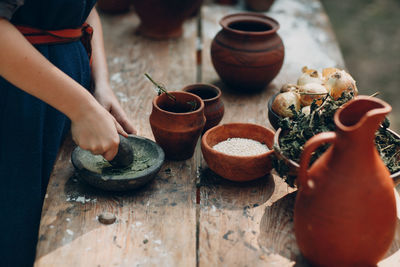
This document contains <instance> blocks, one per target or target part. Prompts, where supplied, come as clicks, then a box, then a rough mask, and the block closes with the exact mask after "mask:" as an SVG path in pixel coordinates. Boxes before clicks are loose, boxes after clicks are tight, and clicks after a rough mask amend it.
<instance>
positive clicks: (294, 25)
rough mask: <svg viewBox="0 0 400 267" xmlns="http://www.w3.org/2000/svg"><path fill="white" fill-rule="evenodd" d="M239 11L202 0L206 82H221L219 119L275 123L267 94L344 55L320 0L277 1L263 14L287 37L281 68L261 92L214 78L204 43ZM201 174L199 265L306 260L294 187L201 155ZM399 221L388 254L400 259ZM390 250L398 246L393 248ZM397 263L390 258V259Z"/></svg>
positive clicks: (279, 263)
mask: <svg viewBox="0 0 400 267" xmlns="http://www.w3.org/2000/svg"><path fill="white" fill-rule="evenodd" d="M241 11H243V6H241V5H240V4H239V5H236V6H221V5H215V4H214V5H213V4H209V5H208V6H205V7H203V14H202V16H203V20H202V29H203V31H202V39H203V48H204V49H203V65H202V68H203V71H202V77H203V82H206V83H214V84H217V85H218V86H220V88H221V89H222V100H223V101H224V104H225V108H226V110H225V116H224V118H223V120H222V123H229V122H250V123H257V124H260V125H263V126H266V127H269V128H271V129H272V126H271V125H270V124H269V122H268V113H267V101H268V99H269V97H270V96H271V95H272V94H274V93H275V92H277V91H278V90H279V88H280V87H281V86H282V84H284V83H295V82H296V81H297V77H299V76H300V74H301V68H302V67H303V66H308V67H309V68H315V69H320V70H321V69H322V68H325V67H331V66H336V67H339V68H344V67H345V66H344V61H343V58H342V55H341V52H340V49H339V47H338V45H337V42H336V40H335V36H334V33H333V32H332V29H331V26H330V23H329V20H328V18H327V16H326V14H325V13H324V10H323V8H322V6H321V4H320V2H319V1H317V0H300V1H297V0H279V1H275V3H274V5H273V6H272V8H271V10H270V11H269V12H266V13H265V14H266V15H268V16H271V17H272V18H274V19H276V20H277V21H278V22H279V23H280V25H281V28H280V30H278V34H279V35H280V36H281V38H282V40H283V42H284V45H285V60H284V64H283V67H282V69H281V71H280V73H279V74H278V76H277V77H276V78H275V79H274V80H273V81H272V83H271V84H270V85H269V86H268V87H267V88H266V89H265V90H264V91H262V92H260V93H256V94H250V95H249V94H243V93H240V92H235V91H232V90H230V89H229V88H227V87H226V86H225V85H224V84H222V83H221V82H220V81H219V78H218V76H217V74H216V72H215V70H214V68H213V66H212V63H211V58H210V53H209V47H210V45H211V41H212V39H213V37H214V36H215V35H216V33H217V32H218V31H219V30H220V29H221V27H220V26H219V25H218V22H219V20H220V19H221V18H222V17H223V16H224V15H227V14H232V13H236V12H241ZM201 164H202V166H201V176H200V182H199V187H200V198H199V199H200V208H199V215H198V216H199V226H198V227H199V241H198V242H199V254H198V255H199V259H198V261H199V266H308V264H307V262H306V260H305V259H304V258H303V257H302V256H301V254H300V251H299V249H298V247H297V244H296V239H295V236H294V231H293V207H294V200H295V194H296V192H294V190H293V189H291V188H290V187H288V186H287V185H286V184H285V183H284V182H283V180H282V179H281V178H280V177H279V176H277V175H275V174H272V175H270V176H268V177H264V178H261V179H259V180H256V181H253V182H250V183H243V184H242V183H233V182H229V181H226V180H224V179H222V178H221V177H219V176H217V175H216V174H214V173H213V172H212V171H211V170H210V169H209V168H208V167H207V165H206V163H205V162H204V161H203V162H202V163H201ZM399 232H400V230H399V228H398V231H397V233H396V238H395V241H394V243H393V245H392V248H391V250H390V251H389V252H388V255H387V256H391V257H389V258H387V260H386V262H382V263H381V264H380V265H382V266H396V264H395V263H394V262H398V261H399V258H400V257H399V255H396V254H399V253H398V252H399V244H400V243H399V242H400V239H399V237H400V236H399ZM394 253H395V254H394ZM393 264H394V265H393Z"/></svg>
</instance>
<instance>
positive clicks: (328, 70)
mask: <svg viewBox="0 0 400 267" xmlns="http://www.w3.org/2000/svg"><path fill="white" fill-rule="evenodd" d="M337 71H340V69H337V68H325V69H323V70H322V77H323V79H324V80H325V81H326V80H328V78H329V76H331V75H332V74H334V73H335V72H337Z"/></svg>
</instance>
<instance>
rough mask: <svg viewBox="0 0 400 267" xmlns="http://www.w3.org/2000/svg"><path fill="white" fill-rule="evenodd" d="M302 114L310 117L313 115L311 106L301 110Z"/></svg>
mask: <svg viewBox="0 0 400 267" xmlns="http://www.w3.org/2000/svg"><path fill="white" fill-rule="evenodd" d="M301 113H303V114H305V115H307V116H308V115H310V113H311V106H305V107H303V108H302V109H301Z"/></svg>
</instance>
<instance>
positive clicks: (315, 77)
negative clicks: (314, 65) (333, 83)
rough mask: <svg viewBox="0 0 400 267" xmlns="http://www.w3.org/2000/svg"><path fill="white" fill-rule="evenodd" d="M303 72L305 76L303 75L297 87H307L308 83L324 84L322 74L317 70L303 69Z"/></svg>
mask: <svg viewBox="0 0 400 267" xmlns="http://www.w3.org/2000/svg"><path fill="white" fill-rule="evenodd" d="M302 71H303V74H301V75H300V77H299V79H298V80H297V85H305V84H308V83H319V84H323V83H324V81H323V79H322V75H321V73H319V72H318V71H317V70H313V69H308V68H307V67H303V69H302Z"/></svg>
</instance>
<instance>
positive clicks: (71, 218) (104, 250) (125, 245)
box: [35, 13, 196, 266]
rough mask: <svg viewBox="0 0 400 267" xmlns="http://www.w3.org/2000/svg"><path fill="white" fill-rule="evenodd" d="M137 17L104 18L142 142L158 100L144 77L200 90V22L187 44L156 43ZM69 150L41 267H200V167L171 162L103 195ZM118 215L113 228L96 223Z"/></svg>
mask: <svg viewBox="0 0 400 267" xmlns="http://www.w3.org/2000/svg"><path fill="white" fill-rule="evenodd" d="M138 23H139V19H138V18H137V16H136V15H135V14H133V13H129V14H126V15H122V16H116V17H111V16H105V15H103V26H104V35H105V44H106V51H107V54H108V63H109V66H110V77H111V82H112V86H113V89H114V90H115V92H116V94H117V96H118V97H119V99H120V100H121V102H122V105H123V107H124V109H125V110H126V111H127V113H128V115H129V117H130V118H131V120H132V121H133V122H134V125H135V127H136V129H137V130H138V132H139V134H140V135H143V136H145V137H148V138H151V139H153V135H152V133H151V129H150V125H149V121H148V119H149V115H150V112H151V101H152V99H153V97H154V96H155V95H156V93H155V91H154V90H153V89H152V85H151V84H150V82H148V81H147V80H146V79H145V77H144V76H143V74H144V73H145V72H148V73H150V74H151V75H152V76H153V78H154V79H155V80H157V81H162V82H163V83H164V84H165V85H166V86H167V87H168V88H169V89H170V90H174V89H175V90H180V89H181V88H182V87H183V86H184V85H187V84H189V83H194V82H195V76H196V67H195V44H196V43H195V41H196V22H195V20H191V21H187V22H186V24H185V34H184V36H183V37H182V38H180V39H177V40H169V41H153V40H149V39H146V38H143V37H140V36H137V35H135V34H134V31H135V28H136V27H137V26H138ZM71 147H72V144H71V143H67V144H66V145H65V146H64V147H63V151H62V153H61V154H60V158H59V160H58V162H57V164H56V166H55V169H54V171H53V174H52V177H51V180H50V184H49V187H48V194H47V198H46V200H45V203H44V208H43V213H42V222H41V227H40V237H39V239H40V240H39V243H38V248H37V259H36V264H35V265H36V266H143V265H145V266H156V265H157V266H159V265H162V266H178V265H181V266H194V265H195V264H196V235H195V228H196V210H195V197H196V187H195V183H194V180H193V178H192V177H195V171H196V165H195V163H194V162H195V160H194V159H191V160H187V161H182V162H167V163H166V164H165V165H164V166H163V168H162V169H161V171H160V173H159V175H158V176H157V177H156V179H155V180H154V181H153V182H151V183H150V184H148V185H146V186H145V187H144V188H141V189H138V190H136V191H132V192H126V193H105V192H101V191H99V190H96V189H93V188H91V187H90V186H88V185H85V184H84V183H82V182H80V181H79V180H78V179H77V177H76V176H75V175H74V171H73V167H72V165H71V163H70V161H69V158H70V151H71ZM104 211H108V212H112V213H113V214H115V215H116V217H117V221H116V222H115V223H114V224H112V225H107V226H106V225H102V224H100V223H99V222H98V221H97V216H98V215H99V214H101V213H102V212H104Z"/></svg>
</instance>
